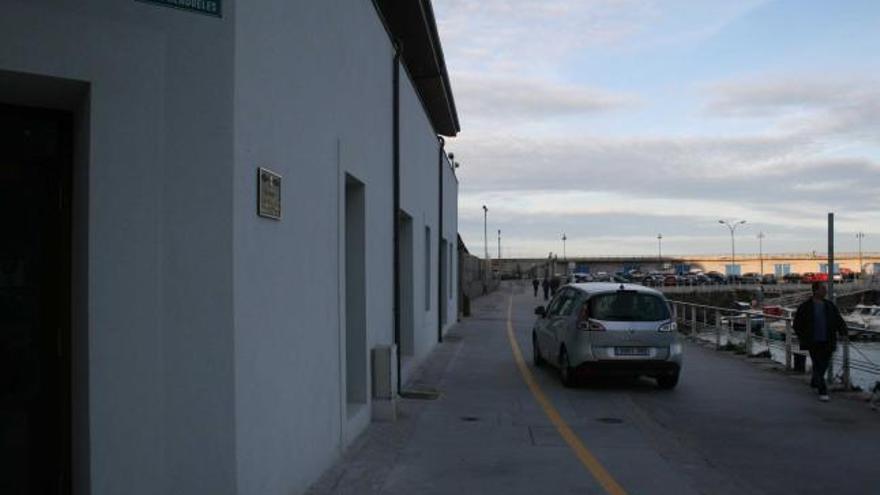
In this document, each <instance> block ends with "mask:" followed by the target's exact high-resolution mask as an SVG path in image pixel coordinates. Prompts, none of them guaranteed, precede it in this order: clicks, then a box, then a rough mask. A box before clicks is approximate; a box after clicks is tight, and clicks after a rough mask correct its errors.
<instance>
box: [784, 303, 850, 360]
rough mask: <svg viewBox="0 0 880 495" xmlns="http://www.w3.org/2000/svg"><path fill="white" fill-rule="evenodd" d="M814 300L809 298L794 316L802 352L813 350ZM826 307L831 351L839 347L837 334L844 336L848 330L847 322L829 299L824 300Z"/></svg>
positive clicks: (795, 330) (828, 343) (794, 324)
mask: <svg viewBox="0 0 880 495" xmlns="http://www.w3.org/2000/svg"><path fill="white" fill-rule="evenodd" d="M813 304H815V303H814V302H813V298H812V297H811V298H809V299H807V300H806V301H804V302H803V303H801V305H800V306H798V309H797V312H795V314H794V323H793V324H792V326H793V327H794V333H796V334H797V336H798V340H799V341H800V344H801V350H803V351H809V350H810V349H811V348H813V344H814V342H813ZM822 304H824V305H825V321H826V322H827V323H828V342H827V345H828V346H830V347H831V349H835V348H836V347H837V334H841V335H843V333H844V332H846V330H847V326H846V322H845V321H843V317H842V316H840V311H838V310H837V306H835V305H834V303H832V302H831V301H829V300H827V299H823V300H822Z"/></svg>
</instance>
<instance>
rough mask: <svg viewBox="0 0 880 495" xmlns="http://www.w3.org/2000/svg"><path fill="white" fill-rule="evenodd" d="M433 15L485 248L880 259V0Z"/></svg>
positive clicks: (491, 8)
mask: <svg viewBox="0 0 880 495" xmlns="http://www.w3.org/2000/svg"><path fill="white" fill-rule="evenodd" d="M433 3H434V9H435V14H436V18H437V23H438V29H439V32H440V37H441V41H442V43H443V49H444V54H445V58H446V65H447V69H448V71H449V75H450V79H451V84H452V90H453V93H454V96H455V100H456V105H457V108H458V114H459V119H460V121H461V127H462V130H461V133H460V134H459V135H458V137H456V138H454V139H449V140H447V151H448V152H452V153H454V156H455V161H457V162H459V164H460V167H459V168H458V170H457V173H458V178H459V183H460V189H459V232H460V233H461V236H462V239H463V240H464V241H465V244H466V245H467V246H468V248H469V250H470V251H471V252H472V253H474V254H477V255H480V256H482V254H483V251H484V247H483V226H484V225H483V209H482V206H483V205H486V206H487V208H488V214H487V228H488V231H489V235H488V237H489V250H490V256H492V257H496V256H497V254H498V253H497V231H498V230H501V255H502V256H503V257H543V256H547V255H548V253H550V252H553V253H555V254H558V255H559V256H560V257H561V256H562V255H563V242H562V236H563V234H564V235H565V236H566V238H567V241H566V242H565V246H564V248H565V252H566V253H565V254H566V255H567V256H569V257H572V256H578V255H583V256H589V255H654V254H657V253H658V249H662V252H663V254H664V255H665V254H670V255H671V254H711V253H719V254H724V253H727V252H729V249H730V232H729V230H728V229H727V228H726V227H725V226H724V225H720V224H719V223H718V221H719V220H720V219H724V220H728V221H738V220H746V223H745V224H743V225H741V226H739V227H738V228H737V230H736V242H737V252H738V253H740V252H742V253H757V252H758V250H759V241H758V234H759V233H763V234H764V238H763V251H764V252H765V253H793V252H810V251H813V250H815V251H817V252H825V251H826V247H827V223H826V222H827V214H828V213H829V212H834V214H835V226H836V235H835V250H836V251H837V252H844V251H847V252H854V251H856V250H857V249H858V241H857V238H856V233H857V232H863V233H864V234H865V237H864V239H863V241H862V245H863V249H864V250H865V251H880V2H877V1H876V0H864V1H856V0H840V1H835V2H829V1H824V0H823V1H818V0H817V1H813V0H785V1H765V0H738V1H735V2H731V1H729V0H725V1H714V0H532V1H525V0H434V2H433ZM658 234H662V245H660V246H658V239H657V236H658Z"/></svg>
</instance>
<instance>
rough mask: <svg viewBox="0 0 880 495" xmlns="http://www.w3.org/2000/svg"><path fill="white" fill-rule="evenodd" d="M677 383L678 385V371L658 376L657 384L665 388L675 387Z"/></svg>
mask: <svg viewBox="0 0 880 495" xmlns="http://www.w3.org/2000/svg"><path fill="white" fill-rule="evenodd" d="M676 385H678V373H675V374H674V375H663V376H658V377H657V386H658V387H660V388H662V389H664V390H670V389H673V388H675V386H676Z"/></svg>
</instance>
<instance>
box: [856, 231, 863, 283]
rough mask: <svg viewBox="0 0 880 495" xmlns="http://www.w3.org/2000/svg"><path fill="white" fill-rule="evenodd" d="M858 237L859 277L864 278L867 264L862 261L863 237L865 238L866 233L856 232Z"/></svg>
mask: <svg viewBox="0 0 880 495" xmlns="http://www.w3.org/2000/svg"><path fill="white" fill-rule="evenodd" d="M856 238H857V239H858V240H859V279H862V278H864V275H865V266H864V264H863V263H862V239H864V238H865V233H864V232H859V233H858V234H856Z"/></svg>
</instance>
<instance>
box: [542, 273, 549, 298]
mask: <svg viewBox="0 0 880 495" xmlns="http://www.w3.org/2000/svg"><path fill="white" fill-rule="evenodd" d="M541 288H542V289H544V300H545V301H546V300H547V299H549V297H548V295H549V293H550V280H548V279H547V276H546V275H545V276H544V281H543V282H541Z"/></svg>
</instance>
